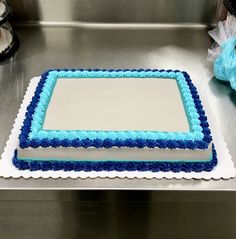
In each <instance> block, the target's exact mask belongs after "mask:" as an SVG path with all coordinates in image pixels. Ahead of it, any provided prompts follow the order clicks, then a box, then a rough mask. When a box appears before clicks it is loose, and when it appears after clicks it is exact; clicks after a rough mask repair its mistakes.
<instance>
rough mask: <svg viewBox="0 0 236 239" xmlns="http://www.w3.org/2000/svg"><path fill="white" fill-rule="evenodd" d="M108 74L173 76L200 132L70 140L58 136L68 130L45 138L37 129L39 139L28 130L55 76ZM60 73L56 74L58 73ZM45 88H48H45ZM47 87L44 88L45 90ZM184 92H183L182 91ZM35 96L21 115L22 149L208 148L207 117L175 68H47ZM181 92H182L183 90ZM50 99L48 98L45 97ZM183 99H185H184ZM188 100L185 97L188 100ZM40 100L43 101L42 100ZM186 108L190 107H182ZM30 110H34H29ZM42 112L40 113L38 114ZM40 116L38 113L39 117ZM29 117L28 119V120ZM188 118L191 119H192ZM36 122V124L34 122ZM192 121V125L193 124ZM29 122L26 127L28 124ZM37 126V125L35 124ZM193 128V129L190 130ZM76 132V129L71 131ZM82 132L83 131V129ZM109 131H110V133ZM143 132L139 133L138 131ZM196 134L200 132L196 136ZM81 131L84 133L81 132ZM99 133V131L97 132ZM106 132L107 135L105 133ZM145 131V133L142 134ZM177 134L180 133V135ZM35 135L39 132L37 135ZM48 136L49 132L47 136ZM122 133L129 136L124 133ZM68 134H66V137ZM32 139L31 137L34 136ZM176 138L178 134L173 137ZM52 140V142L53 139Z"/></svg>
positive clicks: (189, 84)
mask: <svg viewBox="0 0 236 239" xmlns="http://www.w3.org/2000/svg"><path fill="white" fill-rule="evenodd" d="M107 74H108V75H110V77H112V78H113V77H115V78H117V77H118V78H119V77H124V76H126V77H131V75H132V77H133V76H134V77H135V76H136V77H137V76H139V75H140V77H142V78H145V77H147V78H149V77H164V78H166V77H168V78H176V81H177V82H178V85H179V87H180V88H181V92H182V93H183V95H182V93H181V95H182V96H183V97H184V99H185V98H186V96H184V94H185V93H186V92H187V93H188V94H189V95H190V96H189V97H190V99H191V103H192V104H194V105H195V108H194V111H197V112H196V113H193V115H191V118H192V116H193V117H194V118H195V117H196V115H197V116H198V121H200V122H199V123H200V125H198V123H196V122H194V123H193V121H192V122H191V123H193V127H195V126H197V128H199V127H200V128H201V129H200V131H201V132H200V131H199V132H198V130H197V129H196V132H190V133H186V135H185V137H187V138H188V137H190V138H189V139H186V140H182V139H181V138H182V136H183V135H184V134H182V133H166V136H170V135H171V138H172V137H173V136H176V137H177V136H179V137H180V141H179V140H177V139H169V140H167V141H166V140H162V139H152V138H153V136H152V137H151V138H150V139H142V136H141V138H137V137H135V138H134V139H133V137H131V138H130V137H128V138H127V139H126V140H124V139H123V140H122V139H112V138H110V137H108V138H105V139H100V137H99V138H97V139H88V136H89V135H88V136H86V137H85V138H86V139H79V140H77V139H72V140H68V139H60V138H61V137H59V136H60V134H62V135H64V134H68V133H69V132H66V131H62V132H58V133H59V135H58V136H57V137H56V138H58V137H59V139H53V138H52V139H51V137H50V138H48V137H45V133H47V134H48V132H46V131H40V132H38V133H42V134H40V135H41V136H42V137H43V138H41V136H40V137H36V138H35V137H34V136H33V135H34V133H35V132H33V131H35V130H36V131H38V129H35V130H33V131H32V124H33V125H34V128H35V127H36V128H38V126H39V125H40V123H39V122H38V121H37V120H36V122H35V114H36V112H38V111H39V113H37V117H36V118H37V119H39V121H40V119H42V118H44V116H43V115H44V113H43V112H44V110H43V111H42V110H40V108H41V106H40V107H39V105H35V104H37V102H38V100H39V102H41V103H40V104H41V105H43V104H47V98H48V97H49V94H50V91H51V90H50V88H52V87H54V86H55V83H56V79H57V78H58V77H65V76H67V77H68V78H70V77H74V76H77V77H95V76H98V77H101V76H102V77H103V76H107ZM59 75H60V76H59ZM48 79H51V81H48ZM181 84H184V86H180V85H181ZM48 87H49V89H48ZM46 89H48V90H46ZM45 90H46V95H48V96H46V98H45V97H42V94H43V95H44V91H45ZM185 91H186V92H185ZM35 92H36V93H35V96H34V97H33V99H32V101H31V103H30V104H29V107H28V111H27V112H26V118H25V122H24V124H23V127H22V131H21V134H20V145H21V147H22V148H27V147H29V146H32V147H35V146H36V145H37V146H42V147H48V146H52V147H58V146H63V147H68V146H70V145H71V146H73V147H80V146H82V147H90V146H94V147H96V148H97V147H98V148H100V147H105V148H110V147H113V146H118V147H123V146H128V147H139V148H142V147H145V146H148V147H159V148H171V149H172V148H190V149H193V148H199V149H205V148H207V147H208V144H209V142H210V141H211V139H212V138H211V133H210V130H209V128H208V122H207V117H206V116H205V111H204V110H203V107H202V104H201V101H200V99H199V95H198V92H197V89H196V87H195V86H194V84H193V83H192V81H191V79H190V76H189V75H188V74H187V73H186V72H184V71H179V70H175V71H173V70H158V69H146V70H144V69H124V70H120V69H118V70H114V69H94V70H92V69H54V70H48V71H46V72H44V73H43V74H42V76H41V80H40V83H39V85H38V86H37V89H36V91H35ZM184 92H185V93H184ZM49 98H50V97H49ZM185 101H186V99H185ZM188 101H189V100H188ZM43 102H44V103H43ZM188 103H189V102H188ZM186 107H187V109H188V108H189V107H190V108H192V107H191V106H189V105H188V106H186ZM32 111H34V113H33V112H32ZM191 111H192V109H191V110H190V109H188V112H191ZM41 114H42V115H41ZM40 115H41V116H40ZM31 118H32V119H31ZM194 118H193V119H191V120H194ZM35 123H36V125H37V126H36V125H35ZM195 124H196V125H195ZM29 125H30V126H29ZM39 127H40V126H39ZM194 131H195V129H194ZM53 132H54V133H53V135H54V136H55V133H56V131H53ZM73 132H76V131H73ZM84 132H86V131H84ZM38 133H37V132H36V135H38ZM104 133H105V132H103V133H102V134H104ZM113 133H114V132H113ZM113 133H112V134H113ZM143 133H145V132H142V134H143ZM199 133H200V135H201V136H200V135H199ZM83 134H84V133H83ZM99 134H100V133H99ZM106 134H109V132H108V133H107V132H106ZM132 134H134V131H132ZM135 134H136V136H137V135H138V133H137V132H136V133H135ZM145 134H146V133H145ZM149 134H150V132H149V133H148V135H149ZM159 134H163V133H162V132H159V133H158V134H157V133H155V134H154V136H157V138H159ZM29 135H31V136H30V138H31V139H28V137H29ZM116 135H117V136H118V134H117V133H116ZM180 135H181V136H180ZM38 136H39V135H38ZM51 136H52V135H51ZM126 136H129V134H128V135H126ZM193 136H195V137H196V140H193V139H192V137H193ZM67 137H68V136H67ZM199 137H203V138H202V139H201V140H198V139H197V138H199ZM34 138H35V139H34ZM177 138H178V137H177ZM55 140H56V142H55Z"/></svg>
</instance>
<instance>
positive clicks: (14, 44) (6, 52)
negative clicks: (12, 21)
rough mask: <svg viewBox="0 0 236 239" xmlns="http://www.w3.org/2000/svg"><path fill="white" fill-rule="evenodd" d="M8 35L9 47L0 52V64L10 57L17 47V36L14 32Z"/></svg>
mask: <svg viewBox="0 0 236 239" xmlns="http://www.w3.org/2000/svg"><path fill="white" fill-rule="evenodd" d="M10 34H11V37H12V40H11V42H10V43H9V45H8V46H7V47H6V48H5V49H4V50H3V51H1V52H0V62H2V61H4V60H5V59H7V58H9V57H11V56H12V55H13V54H14V53H15V52H16V50H17V49H18V47H19V40H18V37H17V35H16V34H15V33H14V32H11V33H10Z"/></svg>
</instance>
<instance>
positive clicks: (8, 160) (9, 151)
mask: <svg viewBox="0 0 236 239" xmlns="http://www.w3.org/2000/svg"><path fill="white" fill-rule="evenodd" d="M39 79H40V77H34V78H33V79H31V81H30V84H29V86H28V88H27V91H26V94H25V96H24V99H23V102H22V104H21V106H20V109H19V111H18V114H17V117H16V119H15V122H14V125H13V129H12V130H11V133H10V136H9V139H8V140H7V143H6V147H5V148H4V151H3V154H2V156H1V160H0V176H1V177H4V178H20V177H23V178H34V179H37V178H54V179H57V178H62V179H66V178H71V179H76V178H81V179H86V178H91V179H94V178H110V179H113V178H127V179H132V178H137V179H142V178H145V179H154V178H155V179H162V178H166V179H205V180H210V179H215V180H217V179H230V178H233V177H235V175H236V169H235V167H234V163H233V161H232V157H231V155H230V154H229V150H228V148H227V144H226V142H225V141H224V139H223V136H222V134H221V133H220V132H216V131H215V130H214V129H215V128H217V127H213V125H214V126H215V125H217V122H216V121H215V120H214V117H210V115H212V113H211V109H210V107H209V106H208V104H205V102H207V101H206V96H205V95H204V94H203V92H204V91H203V89H200V88H201V87H200V86H198V85H197V84H196V83H194V84H195V85H196V87H197V88H198V93H199V94H200V97H201V99H202V104H203V106H204V109H205V110H206V112H207V114H206V115H207V116H208V121H209V124H210V126H212V127H211V128H212V129H213V130H212V131H211V132H212V135H213V139H214V143H215V146H216V149H217V155H218V159H219V162H218V165H217V166H216V167H215V168H214V169H213V170H212V171H211V172H199V173H196V172H190V173H186V172H178V173H174V172H155V173H154V172H137V171H134V172H128V171H124V172H116V171H111V172H106V171H100V172H95V171H91V172H84V171H80V172H75V171H29V170H25V171H24V170H18V169H17V168H16V167H15V166H14V165H13V164H12V158H13V155H14V151H15V148H16V147H17V145H18V142H19V140H18V136H19V134H20V130H21V126H22V124H23V120H24V116H25V112H26V108H27V106H28V104H29V102H30V100H31V98H32V96H33V95H34V91H35V88H36V86H37V83H38V82H39Z"/></svg>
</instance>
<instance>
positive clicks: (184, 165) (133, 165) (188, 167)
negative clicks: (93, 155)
mask: <svg viewBox="0 0 236 239" xmlns="http://www.w3.org/2000/svg"><path fill="white" fill-rule="evenodd" d="M12 161H13V164H14V165H15V166H16V167H17V168H18V169H20V170H27V169H28V170H30V171H37V170H42V171H48V170H54V171H57V170H64V171H86V172H90V171H97V172H98V171H118V172H121V171H151V172H159V171H162V172H169V171H172V172H180V171H181V172H202V171H208V172H209V171H211V170H212V169H213V168H214V167H215V166H216V165H217V153H216V150H215V148H214V146H213V148H212V159H211V160H210V161H206V162H174V163H171V162H153V161H152V162H144V161H143V162H142V161H140V162H137V161H136V162H114V161H113V162H112V161H106V162H102V161H101V162H88V161H79V162H65V161H64V162H63V161H62V162H56V161H31V162H29V161H26V160H19V159H18V158H17V151H15V154H14V157H13V160H12Z"/></svg>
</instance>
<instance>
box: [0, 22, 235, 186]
mask: <svg viewBox="0 0 236 239" xmlns="http://www.w3.org/2000/svg"><path fill="white" fill-rule="evenodd" d="M16 31H17V33H18V35H19V38H20V40H21V48H20V49H19V51H18V52H17V54H16V55H15V56H14V58H12V59H10V60H9V61H6V62H4V63H2V64H1V65H0V102H1V103H0V112H1V114H0V132H1V135H0V153H2V152H3V148H4V146H5V142H6V140H7V138H8V136H9V133H10V130H11V127H12V125H13V121H14V118H15V117H16V114H17V110H18V108H19V106H20V103H21V101H22V98H23V95H24V93H25V90H26V87H27V85H28V83H29V80H30V78H32V77H34V76H37V75H40V74H41V73H42V72H43V71H45V70H46V69H49V68H71V67H74V68H165V69H167V68H171V69H180V70H186V71H188V72H189V73H190V75H191V77H192V78H193V80H194V81H198V82H200V83H201V84H203V85H205V86H206V89H207V92H208V96H209V104H210V105H211V107H212V108H213V110H214V113H215V116H216V117H217V119H218V121H219V123H220V127H219V128H220V130H221V131H222V132H223V135H224V137H225V138H226V141H227V143H228V144H229V147H230V152H231V154H232V156H233V157H236V149H235V147H234V141H235V138H236V135H235V130H233V129H235V128H236V121H235V120H234V118H235V115H236V107H235V101H236V99H235V97H236V96H235V94H233V93H231V91H230V87H229V86H227V85H226V84H222V83H219V82H218V81H215V80H211V78H212V69H211V66H208V65H207V63H206V60H205V59H206V52H207V48H208V46H209V45H210V41H209V39H208V36H207V33H206V29H205V28H196V27H195V28H190V27H188V28H182V27H178V26H176V27H171V28H162V27H155V28H145V27H140V26H139V27H138V26H136V27H135V28H128V29H127V28H122V27H120V28H116V29H113V28H111V27H108V28H107V27H100V28H96V27H90V28H85V27H76V28H73V27H57V28H55V27H43V28H37V27H18V28H16ZM208 82H209V84H208ZM0 187H1V188H64V189H76V188H83V189H94V188H100V189H103V188H110V189H111V188H113V189H114V188H115V189H122V188H126V189H135V188H136V189H137V188H138V189H147V190H150V189H175V190H183V189H191V190H199V189H201V190H217V189H221V190H224V189H234V190H235V189H236V180H228V181H197V180H161V181H160V180H128V179H124V180H119V179H113V180H109V179H96V180H91V179H87V180H61V179H58V180H40V179H39V180H23V179H18V180H13V179H8V180H4V179H0Z"/></svg>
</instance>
